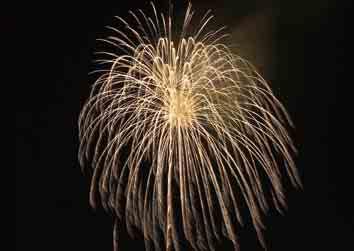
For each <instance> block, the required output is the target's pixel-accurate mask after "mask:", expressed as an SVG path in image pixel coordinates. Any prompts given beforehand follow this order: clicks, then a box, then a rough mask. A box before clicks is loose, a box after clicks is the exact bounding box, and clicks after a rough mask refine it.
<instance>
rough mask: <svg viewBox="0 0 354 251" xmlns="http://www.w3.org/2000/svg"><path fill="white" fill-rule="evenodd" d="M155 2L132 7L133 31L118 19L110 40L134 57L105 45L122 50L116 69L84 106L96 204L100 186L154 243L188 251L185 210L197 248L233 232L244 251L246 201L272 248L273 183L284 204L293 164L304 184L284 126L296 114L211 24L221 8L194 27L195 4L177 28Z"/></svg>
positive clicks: (83, 139) (83, 136) (111, 67)
mask: <svg viewBox="0 0 354 251" xmlns="http://www.w3.org/2000/svg"><path fill="white" fill-rule="evenodd" d="M152 8H153V12H154V13H155V15H154V16H153V17H151V18H150V17H148V16H146V15H145V14H144V13H143V12H141V11H139V12H137V14H134V13H133V12H130V14H131V16H132V19H133V23H134V25H130V24H128V23H127V22H126V21H125V20H123V19H121V18H119V17H117V18H118V19H119V20H120V21H121V22H123V24H124V26H125V30H124V31H120V30H118V29H115V28H113V27H109V28H110V29H112V30H113V31H114V32H115V34H116V35H115V36H111V37H108V38H107V39H105V40H104V41H106V42H107V43H109V44H112V45H113V46H115V47H118V48H119V49H120V50H122V51H124V52H125V54H124V55H116V54H114V53H110V52H102V53H103V54H105V55H108V56H110V57H111V59H103V60H101V61H100V62H101V63H102V64H106V65H108V68H107V70H103V71H102V75H101V76H100V77H99V78H98V79H97V81H96V82H95V84H94V85H93V88H92V92H91V96H90V98H89V100H88V101H87V103H86V104H85V106H84V107H83V109H82V112H81V114H80V118H79V131H80V143H81V144H80V149H79V158H80V162H81V165H82V166H84V164H85V162H86V161H88V162H90V164H91V167H92V169H93V177H92V184H91V193H90V196H91V197H90V198H91V204H92V205H93V206H96V201H97V199H96V195H99V197H100V201H101V203H102V205H103V206H104V207H105V208H107V209H110V210H113V211H114V212H115V214H116V215H117V217H119V218H120V219H122V220H123V217H124V219H125V222H126V224H127V229H128V231H129V232H130V233H131V234H133V228H132V227H133V226H134V227H135V228H137V229H140V230H141V231H142V233H143V234H144V238H145V240H146V246H150V244H153V245H154V246H155V248H156V249H159V248H160V244H161V241H160V240H161V237H162V238H163V240H164V241H163V243H165V248H166V249H167V250H172V249H175V250H179V241H180V238H179V236H178V231H177V228H178V227H179V225H177V223H178V221H177V219H176V211H177V210H180V214H181V224H182V225H181V229H182V230H183V231H182V234H183V236H184V237H185V238H186V239H187V240H188V242H189V243H190V244H191V246H192V247H193V248H194V249H196V250H199V249H213V246H214V244H213V243H214V240H218V239H220V237H221V235H224V236H226V237H227V238H228V239H230V240H231V241H232V242H233V243H234V246H235V249H238V240H237V231H236V226H237V225H238V224H241V225H242V216H241V212H240V209H239V207H240V204H239V203H240V201H239V200H240V199H242V200H244V202H243V203H245V205H247V207H248V209H249V213H250V216H251V219H252V222H253V225H254V228H255V229H256V232H257V234H258V238H259V240H260V241H261V243H262V244H263V245H264V241H263V238H262V232H261V230H262V228H263V225H262V221H261V215H262V212H266V211H267V209H268V203H269V202H268V201H267V200H266V196H265V189H267V193H268V192H269V194H271V195H272V199H273V201H272V203H274V205H275V206H276V207H277V208H278V209H279V210H280V208H281V207H284V206H285V201H284V194H283V188H282V182H281V173H282V169H283V170H284V171H285V172H287V173H288V176H289V177H290V180H291V181H292V183H293V184H294V185H299V184H300V181H299V178H298V175H297V172H296V169H295V165H294V162H293V159H292V157H291V154H292V153H293V152H294V151H295V148H294V147H293V145H292V143H291V139H290V138H289V136H288V134H287V131H286V129H285V127H284V126H286V125H287V124H288V123H289V124H290V125H291V121H290V118H289V116H288V115H287V112H286V111H285V109H284V107H283V106H282V105H281V104H280V102H279V101H278V100H277V99H276V97H274V95H273V94H272V92H271V90H270V88H269V86H268V85H267V83H266V81H265V80H264V79H263V78H262V77H261V76H260V75H259V74H258V73H257V72H256V70H255V69H254V67H252V66H251V64H250V63H248V62H247V61H246V60H244V59H242V58H240V57H239V56H237V55H235V54H233V53H232V52H231V51H230V50H229V49H228V47H227V46H226V45H225V44H223V43H222V40H223V38H224V37H225V35H223V34H222V30H223V28H220V29H219V30H216V31H214V30H207V29H206V26H207V23H208V22H209V21H210V20H211V19H212V16H211V15H210V14H209V12H208V13H206V14H205V16H204V17H203V18H202V20H201V22H200V23H199V26H197V28H196V29H193V27H192V26H191V25H190V21H191V18H192V16H193V12H192V10H191V5H189V6H188V8H187V10H186V15H185V18H184V23H183V27H182V29H181V32H180V34H179V35H178V37H172V20H171V18H170V17H167V18H165V16H164V15H163V14H158V13H157V12H156V10H155V7H154V6H153V5H152ZM174 34H175V33H174ZM279 157H280V158H279ZM279 160H281V164H280V165H278V162H279ZM261 176H262V177H263V178H262V179H268V181H267V183H269V184H270V186H264V185H263V181H265V180H262V179H261V178H260V177H261ZM236 187H237V191H240V193H239V194H238V195H237V194H236ZM217 214H218V215H219V214H220V215H221V218H220V220H218V221H216V219H217V217H216V215H217ZM116 227H117V226H116ZM115 235H116V233H115ZM116 244H117V243H116V242H115V245H116Z"/></svg>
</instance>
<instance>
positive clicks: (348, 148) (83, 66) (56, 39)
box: [4, 0, 354, 251]
mask: <svg viewBox="0 0 354 251" xmlns="http://www.w3.org/2000/svg"><path fill="white" fill-rule="evenodd" d="M113 2H114V3H108V2H107V3H103V1H98V2H97V1H96V2H92V3H91V2H90V3H89V2H88V1H87V2H86V3H85V2H82V4H79V3H76V4H74V1H72V3H71V4H54V3H45V4H43V5H42V4H41V5H36V6H28V7H27V6H22V11H21V13H17V14H18V17H19V18H18V19H13V18H5V20H6V21H5V22H4V23H5V24H6V23H8V24H9V26H10V30H11V27H12V28H15V29H17V28H19V29H20V32H19V34H20V38H19V39H18V40H17V43H19V45H18V46H16V48H18V49H19V50H21V51H24V53H23V54H22V56H21V57H19V58H17V59H18V60H21V63H20V64H19V65H17V66H16V68H17V69H15V76H14V77H12V78H11V81H10V82H9V83H11V84H13V86H15V88H17V89H18V92H20V94H19V96H16V97H12V94H5V95H9V97H12V101H11V104H12V103H15V104H16V105H15V106H16V108H17V111H16V155H15V158H16V249H17V250H87V251H88V250H100V251H103V250H111V249H112V223H113V222H112V218H111V216H110V215H109V214H107V213H105V212H104V210H103V209H101V208H98V209H96V210H93V209H91V207H90V206H89V200H88V193H89V179H90V177H89V176H87V175H86V176H85V175H84V174H83V173H82V172H81V170H80V166H79V164H78V161H77V150H78V143H79V141H78V128H77V120H78V115H79V112H80V109H81V108H82V106H83V104H84V102H85V100H86V98H87V97H88V94H89V90H90V84H92V83H93V82H94V80H95V78H96V77H97V75H96V76H92V75H88V72H89V71H92V70H94V69H96V68H95V64H94V63H93V62H92V60H93V59H94V58H93V52H94V51H95V50H97V49H98V48H99V44H98V43H97V42H96V40H95V39H96V38H99V37H103V36H104V35H106V34H107V33H106V30H105V28H104V26H105V25H110V24H112V22H113V20H114V19H113V16H114V15H120V16H123V17H124V16H125V15H127V13H128V10H134V9H137V8H141V9H146V8H149V4H148V1H136V0H135V1H134V0H130V1H125V0H120V1H113ZM179 2H181V3H179V4H178V5H177V6H176V11H177V12H181V10H184V7H185V6H186V5H185V4H182V3H184V2H185V1H179ZM192 3H193V5H194V7H195V8H196V10H197V11H201V12H203V11H205V10H207V9H208V8H213V9H215V12H214V13H215V15H216V21H218V20H222V22H223V23H224V24H225V25H227V26H229V27H230V29H231V30H232V29H233V27H236V26H237V23H238V21H240V20H243V18H244V17H247V16H252V15H253V14H254V13H262V11H263V10H269V9H271V10H272V11H271V13H272V14H271V15H272V20H273V21H272V22H273V28H272V29H271V32H270V33H269V34H267V41H268V42H269V41H271V42H269V44H271V46H272V49H271V50H270V49H269V50H266V49H264V48H263V52H264V50H266V52H264V53H265V54H267V56H266V57H267V60H263V61H262V60H260V61H262V63H260V68H261V70H262V69H263V70H264V74H265V76H266V78H267V80H269V82H270V83H271V86H272V88H273V89H274V92H275V94H276V96H277V97H279V99H280V100H281V101H282V102H283V103H284V105H285V107H286V108H287V109H288V111H289V113H290V115H291V117H292V118H293V120H294V123H295V125H296V129H295V130H294V131H291V135H292V137H293V138H294V140H295V143H296V145H297V147H298V150H299V155H298V156H297V157H296V162H297V167H298V170H299V172H300V175H301V177H302V180H303V183H304V190H303V191H297V190H295V189H294V188H292V187H291V186H290V185H289V184H287V185H285V187H286V190H287V191H286V194H287V202H288V210H287V211H286V212H285V215H284V216H281V215H279V214H277V213H275V212H271V213H270V214H269V215H268V216H266V217H265V218H264V219H265V223H266V226H267V230H266V231H265V238H266V243H267V247H268V250H272V251H273V250H274V251H277V250H289V251H290V250H297V251H298V250H311V249H312V250H354V245H353V237H354V217H353V214H354V213H353V212H354V206H353V200H354V188H353V184H354V182H353V181H354V176H353V173H354V172H353V169H354V165H353V161H352V156H353V151H352V150H353V149H354V147H353V143H352V142H353V141H351V139H350V138H351V136H352V134H353V123H352V122H351V121H352V117H353V109H352V108H353V98H352V96H353V92H352V91H351V90H352V89H353V88H352V86H353V85H354V77H353V39H352V38H351V35H352V33H353V28H352V26H351V25H350V21H352V19H353V17H352V16H353V14H352V11H351V8H350V7H351V6H350V1H348V3H347V4H346V3H345V2H344V1H343V2H342V1H329V0H312V1H309V0H307V1H305V0H301V1H288V0H278V1H264V0H262V1H256V0H248V1H247V0H239V1H238V0H232V1H231V0H229V1H226V0H217V1H215V0H213V1H212V0H208V1H201V0H198V1H193V2H192ZM156 6H157V7H158V8H159V9H162V10H166V9H167V1H156ZM10 23H11V24H10ZM256 27H257V23H256ZM260 27H263V26H260ZM241 30H244V31H245V32H246V31H247V29H241ZM253 32H254V31H253ZM259 32H262V31H261V30H260V31H259ZM250 37H251V38H250V43H254V44H257V42H256V41H253V42H252V37H253V36H250ZM254 37H255V38H257V39H261V38H260V37H262V36H254ZM258 44H259V43H258ZM256 46H257V45H255V47H256ZM258 46H262V44H261V45H258ZM263 47H265V46H264V44H263ZM251 48H252V47H251ZM257 48H258V49H259V47H257ZM255 50H256V49H255ZM259 50H260V49H259ZM260 51H261V50H260ZM253 56H254V55H253ZM250 57H251V58H252V55H250ZM267 63H269V64H271V67H270V66H269V65H267ZM5 74H6V73H5ZM16 74H17V75H18V76H17V75H16ZM20 76H21V77H25V80H24V81H19V79H17V77H20ZM17 81H18V82H17ZM5 98H7V97H5ZM4 168H5V167H4ZM285 182H286V183H289V182H288V180H285ZM240 245H241V251H242V250H263V249H262V247H261V246H260V245H259V244H258V243H257V239H256V236H255V234H254V232H253V230H252V228H251V227H250V226H246V227H245V229H243V230H241V235H240ZM222 246H223V247H222V248H224V249H225V250H227V248H228V246H229V243H227V242H225V243H222ZM120 247H121V249H120V250H122V251H124V250H144V245H143V242H142V240H141V236H139V234H138V235H137V236H136V239H133V240H132V239H131V238H130V237H128V236H127V234H126V233H125V232H124V229H122V232H121V234H120Z"/></svg>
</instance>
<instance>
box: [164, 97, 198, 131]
mask: <svg viewBox="0 0 354 251" xmlns="http://www.w3.org/2000/svg"><path fill="white" fill-rule="evenodd" d="M169 98H170V102H169V106H168V121H169V123H170V124H171V125H172V126H188V125H189V124H190V123H191V122H192V119H193V102H192V98H191V97H190V96H189V95H188V94H185V93H183V92H181V91H177V90H173V91H172V92H171V93H170V97H169Z"/></svg>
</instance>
